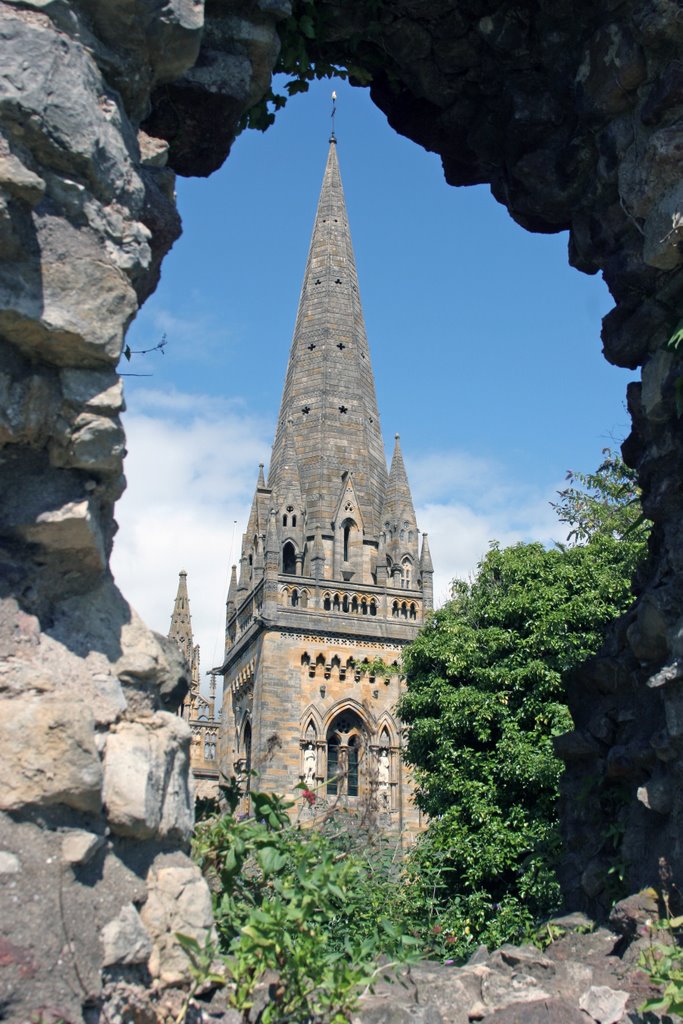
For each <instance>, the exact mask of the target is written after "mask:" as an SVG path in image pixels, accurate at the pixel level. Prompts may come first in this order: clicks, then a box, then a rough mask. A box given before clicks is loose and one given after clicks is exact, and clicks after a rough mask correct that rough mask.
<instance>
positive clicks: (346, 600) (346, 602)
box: [342, 594, 349, 612]
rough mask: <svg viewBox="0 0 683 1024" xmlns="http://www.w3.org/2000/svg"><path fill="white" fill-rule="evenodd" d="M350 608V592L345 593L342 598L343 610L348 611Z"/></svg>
mask: <svg viewBox="0 0 683 1024" xmlns="http://www.w3.org/2000/svg"><path fill="white" fill-rule="evenodd" d="M348 610H349V595H348V594H344V597H343V598H342V611H343V612H348Z"/></svg>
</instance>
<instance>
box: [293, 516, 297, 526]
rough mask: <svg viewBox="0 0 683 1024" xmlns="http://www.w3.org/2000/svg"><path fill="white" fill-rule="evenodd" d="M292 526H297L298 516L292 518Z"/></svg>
mask: <svg viewBox="0 0 683 1024" xmlns="http://www.w3.org/2000/svg"><path fill="white" fill-rule="evenodd" d="M292 526H296V516H292Z"/></svg>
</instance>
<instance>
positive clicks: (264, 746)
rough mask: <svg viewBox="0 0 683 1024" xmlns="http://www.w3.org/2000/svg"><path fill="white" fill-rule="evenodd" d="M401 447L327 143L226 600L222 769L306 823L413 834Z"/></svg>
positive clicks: (412, 612)
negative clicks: (346, 814) (402, 664)
mask: <svg viewBox="0 0 683 1024" xmlns="http://www.w3.org/2000/svg"><path fill="white" fill-rule="evenodd" d="M432 574H433V568H432V563H431V558H430V555H429V547H428V544H427V539H426V535H424V536H423V541H422V549H421V551H420V547H419V532H418V529H417V522H416V519H415V510H414V508H413V502H412V498H411V494H410V487H409V485H408V479H407V476H406V471H405V466H404V463H403V456H402V454H401V448H400V444H399V438H398V435H396V440H395V448H394V453H393V458H392V460H391V468H390V470H389V472H388V473H387V464H386V457H385V453H384V445H383V442H382V434H381V430H380V421H379V411H378V408H377V399H376V396H375V383H374V378H373V373H372V367H371V364H370V351H369V348H368V341H367V337H366V334H365V324H364V321H363V311H362V308H361V302H360V295H359V290H358V278H357V275H356V266H355V260H354V255H353V248H352V245H351V235H350V232H349V225H348V219H347V214H346V204H345V201H344V193H343V190H342V183H341V177H340V174H339V165H338V162H337V146H336V141H335V140H334V136H333V137H332V139H331V142H330V149H329V154H328V157H327V164H326V167H325V174H324V178H323V184H322V190H321V193H320V199H319V202H318V209H317V213H316V218H315V224H314V227H313V236H312V239H311V245H310V249H309V253H308V260H307V262H306V270H305V273H304V280H303V285H302V289H301V296H300V299H299V308H298V313H297V318H296V325H295V328H294V337H293V340H292V346H291V350H290V354H289V365H288V367H287V375H286V378H285V384H284V391H283V395H282V404H281V407H280V415H279V418H278V423H277V429H276V434H275V441H274V444H273V451H272V457H271V461H270V467H269V472H268V479H267V482H266V479H265V476H264V472H263V467H262V466H261V467H259V474H258V480H257V484H256V491H255V494H254V500H253V503H252V507H251V513H250V515H249V521H248V524H247V529H246V532H245V533H244V535H243V538H242V551H241V557H240V564H239V568H238V567H237V566H234V567H233V571H232V578H231V582H230V589H229V592H228V600H227V614H226V634H225V658H224V661H223V665H222V666H221V669H220V671H221V672H222V674H223V676H224V689H223V693H224V707H223V731H222V736H221V747H220V756H221V767H222V770H223V771H224V772H225V773H226V774H228V775H230V774H233V773H234V772H235V771H237V772H243V773H244V774H245V778H247V779H248V778H249V773H250V772H252V771H255V772H256V773H257V779H256V781H255V782H254V785H255V786H258V788H259V789H264V790H269V791H274V792H277V793H281V794H287V795H292V794H293V792H294V787H295V786H296V785H297V784H298V783H300V782H304V783H305V785H306V787H307V789H308V790H309V791H310V792H311V793H312V794H313V795H314V796H315V800H311V799H310V797H309V801H310V809H309V811H308V813H310V815H311V816H312V817H313V818H314V817H315V815H316V814H317V813H322V812H323V811H325V810H327V809H329V807H330V806H331V805H332V804H336V803H341V804H343V805H344V806H347V807H350V808H356V809H358V810H359V811H365V810H366V809H367V810H369V811H371V812H374V813H377V814H379V815H381V819H382V823H383V825H382V827H385V828H386V829H387V830H389V831H391V832H396V833H399V834H402V833H410V832H413V831H414V830H415V829H416V828H417V827H418V812H417V809H416V808H415V806H414V804H413V802H412V800H411V787H410V781H409V778H408V776H407V772H406V769H405V767H404V766H403V764H402V761H401V734H400V727H399V724H398V722H397V721H396V718H395V717H394V708H395V706H396V703H397V700H398V698H399V695H400V692H401V687H402V681H401V676H400V672H399V667H398V662H399V658H400V654H401V650H402V648H403V647H404V646H405V644H407V643H408V642H409V641H410V640H412V639H413V638H414V637H415V635H416V633H417V630H418V629H419V627H420V626H421V625H422V623H423V620H424V614H425V612H426V611H427V610H428V609H430V608H431V607H432Z"/></svg>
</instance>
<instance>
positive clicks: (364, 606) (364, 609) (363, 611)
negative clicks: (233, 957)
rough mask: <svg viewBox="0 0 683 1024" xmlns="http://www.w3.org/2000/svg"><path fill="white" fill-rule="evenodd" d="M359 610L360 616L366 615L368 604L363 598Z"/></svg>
mask: <svg viewBox="0 0 683 1024" xmlns="http://www.w3.org/2000/svg"><path fill="white" fill-rule="evenodd" d="M360 610H361V615H367V614H368V602H367V601H366V600H365V598H363V599H362V601H361V603H360Z"/></svg>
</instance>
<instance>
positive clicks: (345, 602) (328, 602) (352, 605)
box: [323, 591, 377, 615]
mask: <svg viewBox="0 0 683 1024" xmlns="http://www.w3.org/2000/svg"><path fill="white" fill-rule="evenodd" d="M323 610H324V611H326V612H351V614H352V615H377V602H376V601H375V599H374V597H369V598H368V597H365V596H363V595H362V594H361V595H360V596H359V595H358V594H352V595H351V596H350V597H349V595H348V594H341V595H340V594H336V593H335V594H333V593H330V592H329V591H325V593H324V594H323Z"/></svg>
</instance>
